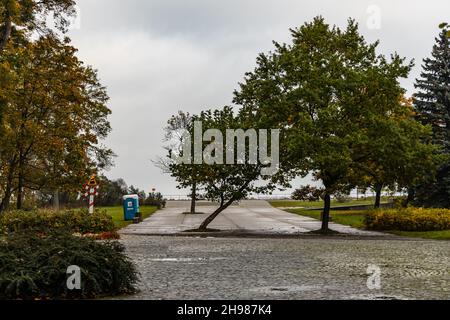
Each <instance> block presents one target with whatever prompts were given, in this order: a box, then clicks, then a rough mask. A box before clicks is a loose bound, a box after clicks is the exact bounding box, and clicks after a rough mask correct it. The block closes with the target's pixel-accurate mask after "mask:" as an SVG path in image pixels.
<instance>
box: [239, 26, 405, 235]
mask: <svg viewBox="0 0 450 320" xmlns="http://www.w3.org/2000/svg"><path fill="white" fill-rule="evenodd" d="M291 34H292V44H290V45H287V44H279V43H276V42H275V51H274V52H270V53H268V54H261V55H260V56H259V57H258V59H257V67H256V69H255V70H254V71H253V72H249V73H247V74H246V78H245V80H244V82H243V83H242V84H241V85H240V89H239V90H238V91H236V92H235V99H234V102H235V103H236V104H239V105H242V106H243V110H242V112H243V113H245V114H246V115H247V116H248V117H250V118H251V117H253V119H254V123H256V124H257V125H258V126H260V125H262V126H266V127H267V126H268V127H279V128H281V129H282V130H283V131H284V132H286V135H282V136H285V137H286V139H285V142H284V143H285V144H286V145H287V150H288V151H289V152H287V153H284V154H283V156H284V159H282V163H283V162H284V164H285V165H286V166H281V168H282V170H287V171H289V170H298V171H299V172H303V173H305V172H312V173H313V175H314V177H315V178H316V179H318V180H320V181H321V182H322V183H323V186H324V190H325V191H324V195H323V198H324V212H323V221H322V229H321V231H320V232H324V233H327V232H330V230H329V228H328V225H329V213H330V205H331V196H332V194H334V193H335V192H339V191H341V192H346V191H349V190H350V189H351V188H353V187H355V186H357V185H358V184H359V183H360V181H361V179H362V177H363V176H364V170H362V168H361V167H362V166H364V165H363V164H364V163H366V164H367V163H369V159H374V157H370V156H369V155H370V154H369V153H368V152H361V151H362V150H364V149H365V150H367V148H368V146H369V139H370V135H369V133H368V128H369V127H370V126H371V125H373V124H374V122H373V119H378V120H379V119H380V118H381V119H389V117H390V115H391V111H390V109H392V105H393V104H398V103H399V94H401V93H402V90H400V87H399V85H398V78H399V77H406V76H407V73H408V70H409V65H407V64H405V63H404V59H402V58H400V57H399V56H398V55H393V56H392V59H391V61H387V59H385V58H384V57H383V56H380V55H377V54H376V48H377V45H378V42H376V43H373V44H367V43H366V42H365V40H364V38H363V37H362V36H361V35H360V34H359V31H358V25H357V24H356V23H355V22H354V21H353V20H349V22H348V26H347V28H346V29H345V30H341V29H340V28H338V27H330V26H329V25H328V24H326V23H325V21H324V19H323V18H322V17H317V18H315V19H314V20H313V21H312V22H310V23H306V24H304V25H303V26H301V27H300V28H298V29H295V30H291ZM382 100H384V101H385V102H387V103H388V105H384V102H383V101H382ZM396 107H397V106H396ZM380 108H382V109H381V110H380ZM372 147H375V145H372ZM380 148H381V146H380ZM377 151H380V152H381V153H383V151H382V149H380V150H377ZM283 160H284V161H283ZM357 164H358V165H357ZM303 175H304V174H303Z"/></svg>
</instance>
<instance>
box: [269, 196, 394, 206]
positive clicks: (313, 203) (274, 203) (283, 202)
mask: <svg viewBox="0 0 450 320" xmlns="http://www.w3.org/2000/svg"><path fill="white" fill-rule="evenodd" d="M388 200H389V198H387V197H383V198H382V201H383V202H387V201H388ZM374 202H375V199H373V198H366V199H361V200H356V199H355V200H351V201H349V202H337V201H336V200H332V201H331V205H332V206H350V205H354V206H356V205H367V204H374ZM269 203H270V204H271V205H272V206H273V207H275V208H280V207H284V208H289V207H290V208H293V207H303V208H321V207H323V201H296V200H274V201H269Z"/></svg>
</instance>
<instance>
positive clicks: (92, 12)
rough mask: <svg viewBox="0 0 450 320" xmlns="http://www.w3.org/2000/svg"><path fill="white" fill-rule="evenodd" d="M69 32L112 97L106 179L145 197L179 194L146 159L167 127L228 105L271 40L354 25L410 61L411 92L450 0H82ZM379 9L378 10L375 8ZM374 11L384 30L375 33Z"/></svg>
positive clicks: (369, 38)
mask: <svg viewBox="0 0 450 320" xmlns="http://www.w3.org/2000/svg"><path fill="white" fill-rule="evenodd" d="M78 5H79V8H80V16H79V18H78V20H77V23H76V24H74V28H73V29H72V30H71V31H70V32H69V36H70V37H71V38H72V39H73V43H74V45H75V46H76V47H77V48H79V56H80V57H81V58H82V59H83V60H84V61H85V62H86V63H87V64H90V65H93V66H94V67H95V68H97V69H98V70H99V76H100V78H101V82H102V84H103V85H105V86H107V88H108V93H109V95H110V97H111V100H110V104H109V107H110V108H111V109H112V112H113V113H112V116H111V118H110V121H111V124H112V128H113V131H112V133H111V135H110V137H109V138H108V140H107V141H106V142H105V143H106V144H107V145H108V146H109V147H111V148H112V149H113V150H114V151H115V153H116V154H117V155H118V157H117V159H116V166H115V168H113V169H112V170H111V171H109V172H108V173H107V175H108V176H109V177H110V178H113V179H115V178H119V177H122V178H124V179H125V180H126V182H127V183H128V184H133V185H136V186H139V187H140V188H142V189H144V190H145V191H149V190H151V188H157V190H159V191H161V192H162V193H164V194H166V195H173V194H183V193H184V192H181V191H179V190H177V189H176V187H175V184H174V182H173V180H172V179H171V178H170V177H169V176H167V175H164V174H162V173H161V171H160V169H158V168H156V167H154V165H153V164H152V162H151V160H152V159H155V158H156V157H157V155H161V154H163V152H164V150H163V149H162V138H163V131H162V128H163V127H164V125H165V123H166V121H167V119H168V118H170V116H171V115H172V114H175V113H176V112H177V111H178V110H184V111H189V112H191V113H196V112H199V111H200V110H202V109H205V108H214V107H221V106H224V105H227V104H230V103H231V99H232V93H233V90H234V89H236V88H237V86H238V85H237V84H238V82H239V81H241V80H242V79H243V75H244V73H245V72H247V71H250V70H252V69H253V68H254V66H255V59H256V56H257V55H258V53H260V52H267V51H269V50H272V49H273V45H272V40H276V41H278V42H289V40H290V34H289V28H294V27H298V26H300V25H302V24H303V23H304V22H306V21H310V20H311V19H312V18H313V17H315V16H317V15H322V16H323V17H324V18H325V19H326V21H327V22H328V23H330V24H336V25H338V26H341V27H344V26H345V25H346V21H347V19H348V18H349V17H352V18H355V19H356V20H357V21H358V22H359V23H360V27H361V28H360V29H361V33H362V34H363V35H364V36H365V37H366V40H367V41H369V42H373V41H375V40H377V39H379V40H380V41H381V44H380V47H379V49H380V53H384V54H390V53H393V52H395V51H397V52H398V53H399V54H400V55H402V56H405V57H407V58H408V59H415V61H416V67H415V69H414V70H413V73H412V74H411V76H410V78H409V79H408V80H406V81H403V82H402V83H403V85H404V86H405V88H407V89H408V91H409V94H412V93H413V83H414V79H415V78H416V77H417V76H418V74H419V72H420V65H421V61H422V59H423V58H424V57H426V56H429V54H430V52H431V48H432V45H433V42H434V37H435V36H436V35H437V33H438V28H437V26H438V25H439V23H441V22H443V21H448V20H449V19H450V18H449V15H448V13H449V12H450V1H448V0H429V1H419V0H414V1H411V0H409V1H407V0H384V1H376V0H374V1H365V0H352V1H350V0H346V1H345V0H339V1H336V0H315V1H302V0H270V1H269V0H227V1H214V0H148V1H144V0H127V1H123V0H95V1H93V0H78ZM374 6H375V7H374ZM377 8H378V9H379V10H380V18H381V20H380V24H379V28H378V26H377V19H376V17H377Z"/></svg>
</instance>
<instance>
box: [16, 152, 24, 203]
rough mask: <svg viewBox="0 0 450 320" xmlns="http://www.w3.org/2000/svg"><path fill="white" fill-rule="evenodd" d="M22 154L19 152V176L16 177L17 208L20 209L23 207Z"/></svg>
mask: <svg viewBox="0 0 450 320" xmlns="http://www.w3.org/2000/svg"><path fill="white" fill-rule="evenodd" d="M24 162H25V160H24V156H23V154H22V152H20V160H19V177H18V185H17V210H22V208H23V196H24V178H25V176H24V166H25V164H24Z"/></svg>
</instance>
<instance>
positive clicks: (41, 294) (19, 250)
mask: <svg viewBox="0 0 450 320" xmlns="http://www.w3.org/2000/svg"><path fill="white" fill-rule="evenodd" d="M0 239H1V240H0V299H26V300H31V299H86V298H96V297H102V296H112V295H119V294H130V293H133V292H135V291H136V288H135V285H136V283H137V279H138V275H137V271H136V268H135V266H134V264H133V263H132V262H131V261H130V260H129V259H128V258H127V256H126V255H125V254H124V247H123V246H122V245H121V244H120V243H119V242H117V241H112V242H97V241H94V240H92V239H88V238H83V237H76V236H73V235H72V234H70V233H68V232H62V231H60V232H53V233H45V234H44V233H37V232H27V233H14V234H10V235H8V236H6V237H3V238H0ZM69 266H78V267H79V268H80V270H81V289H80V290H70V289H69V288H68V286H67V279H68V276H69V275H68V274H67V270H68V267H69Z"/></svg>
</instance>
